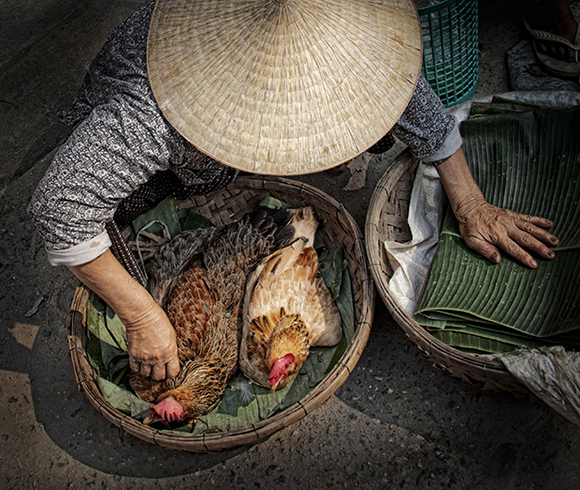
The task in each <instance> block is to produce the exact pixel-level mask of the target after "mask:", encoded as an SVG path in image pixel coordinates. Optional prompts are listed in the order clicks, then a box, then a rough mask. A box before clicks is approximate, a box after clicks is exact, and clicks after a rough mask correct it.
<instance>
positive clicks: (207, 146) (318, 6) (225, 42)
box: [147, 0, 422, 175]
mask: <svg viewBox="0 0 580 490" xmlns="http://www.w3.org/2000/svg"><path fill="white" fill-rule="evenodd" d="M421 56H422V37H421V31H420V26H419V22H418V18H417V13H416V9H415V7H414V4H413V3H412V0H388V1H380V0H374V1H373V0H158V1H157V4H156V6H155V10H154V13H153V18H152V21H151V27H150V30H149V40H148V48H147V64H148V70H149V78H150V82H151V87H152V89H153V93H154V94H155V98H156V100H157V102H158V104H159V106H160V108H161V110H162V112H163V114H164V116H165V117H166V118H167V120H168V121H169V122H170V124H171V125H173V126H174V127H175V128H176V129H177V130H178V131H179V132H180V133H181V134H182V135H183V136H184V137H185V138H186V139H187V140H188V141H190V142H191V143H192V144H193V145H195V146H196V147H197V148H199V149H200V150H201V151H202V152H204V153H206V154H207V155H209V156H211V157H212V158H214V159H216V160H218V161H220V162H222V163H224V164H226V165H229V166H232V167H235V168H238V169H241V170H245V171H248V172H255V173H260V174H270V175H297V174H305V173H312V172H317V171H320V170H324V169H327V168H331V167H334V166H336V165H338V164H340V163H343V162H345V161H347V160H350V159H351V158H353V157H355V156H356V155H358V154H360V153H362V152H363V151H365V150H366V149H367V148H369V147H370V146H372V145H373V144H374V143H376V142H377V141H378V140H379V139H380V138H381V137H382V136H384V135H385V134H386V133H387V132H388V131H389V130H390V129H391V127H392V126H393V125H394V124H395V122H396V121H397V119H398V118H399V116H400V115H401V113H402V112H403V110H404V109H405V107H406V105H407V103H408V102H409V99H410V98H411V95H412V93H413V90H414V88H415V84H416V81H417V78H418V76H419V72H420V69H421Z"/></svg>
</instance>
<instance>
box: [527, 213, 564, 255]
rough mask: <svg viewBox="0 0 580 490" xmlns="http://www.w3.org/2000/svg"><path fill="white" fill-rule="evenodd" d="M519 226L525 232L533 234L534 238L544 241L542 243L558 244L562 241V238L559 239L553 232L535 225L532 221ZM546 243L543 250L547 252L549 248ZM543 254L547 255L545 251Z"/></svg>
mask: <svg viewBox="0 0 580 490" xmlns="http://www.w3.org/2000/svg"><path fill="white" fill-rule="evenodd" d="M519 228H520V229H521V230H522V231H523V232H525V233H528V234H530V235H532V236H533V237H534V238H536V240H538V241H540V242H542V244H545V245H550V246H555V245H558V243H560V240H558V238H557V237H555V236H554V235H552V234H551V233H549V232H548V231H546V230H544V229H542V228H538V227H537V226H534V225H533V224H532V223H531V222H528V221H526V222H524V223H522V224H521V225H519ZM545 245H544V246H543V247H542V250H543V251H544V252H547V251H548V250H549V249H548V248H547V247H546V246H545ZM542 255H545V253H543V254H542Z"/></svg>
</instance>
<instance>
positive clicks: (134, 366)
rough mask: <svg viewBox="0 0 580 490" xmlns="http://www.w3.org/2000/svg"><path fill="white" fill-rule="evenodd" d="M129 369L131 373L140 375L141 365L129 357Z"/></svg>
mask: <svg viewBox="0 0 580 490" xmlns="http://www.w3.org/2000/svg"><path fill="white" fill-rule="evenodd" d="M129 367H130V368H131V371H135V372H136V373H138V372H139V371H140V369H141V363H140V362H139V361H138V360H137V359H134V358H133V357H129Z"/></svg>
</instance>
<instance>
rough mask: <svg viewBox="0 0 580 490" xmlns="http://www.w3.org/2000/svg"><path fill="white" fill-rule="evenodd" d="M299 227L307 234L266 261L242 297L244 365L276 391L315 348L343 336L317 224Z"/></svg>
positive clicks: (251, 375)
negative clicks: (317, 246) (323, 272)
mask: <svg viewBox="0 0 580 490" xmlns="http://www.w3.org/2000/svg"><path fill="white" fill-rule="evenodd" d="M297 229H303V230H304V231H305V233H306V234H307V235H308V237H300V238H298V239H297V240H295V241H294V242H293V243H292V244H290V245H289V246H287V247H285V248H283V249H281V250H278V251H276V252H273V253H272V254H271V255H269V256H268V257H266V258H265V259H263V260H262V262H261V263H260V264H258V266H257V267H256V269H255V270H254V271H253V273H252V274H251V275H250V277H249V278H248V281H247V284H246V293H245V296H244V311H243V319H244V325H243V332H242V341H241V345H240V354H239V362H240V369H241V370H242V372H243V373H244V374H245V375H246V376H248V377H249V378H250V379H251V380H252V381H254V382H255V383H257V384H259V385H261V386H264V387H267V388H270V389H271V390H272V391H274V390H275V389H277V388H281V387H283V386H285V385H286V384H288V382H290V381H291V380H292V379H293V378H294V377H295V376H296V374H297V373H298V370H299V369H300V367H301V366H302V364H303V363H304V361H305V360H306V358H307V357H308V353H309V350H310V347H311V346H333V345H336V344H337V343H338V342H339V341H340V338H341V336H342V321H341V318H340V313H339V312H338V309H337V307H336V305H335V304H334V301H333V299H332V296H331V294H330V292H329V291H328V289H327V287H326V285H325V284H324V280H323V279H322V278H321V277H320V276H319V275H318V255H317V253H316V251H315V250H314V248H313V247H312V243H313V241H314V233H313V232H312V230H315V229H316V226H315V225H313V224H312V223H311V224H310V226H309V227H306V226H304V227H302V228H297Z"/></svg>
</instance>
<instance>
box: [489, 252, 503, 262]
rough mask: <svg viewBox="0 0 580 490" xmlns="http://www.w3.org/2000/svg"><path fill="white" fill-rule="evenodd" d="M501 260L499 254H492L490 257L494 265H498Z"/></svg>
mask: <svg viewBox="0 0 580 490" xmlns="http://www.w3.org/2000/svg"><path fill="white" fill-rule="evenodd" d="M500 259H501V256H500V254H499V253H497V252H496V253H494V254H493V255H492V257H491V260H492V261H493V262H494V264H499V261H500Z"/></svg>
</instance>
